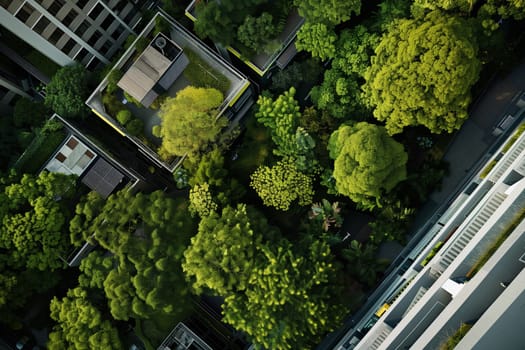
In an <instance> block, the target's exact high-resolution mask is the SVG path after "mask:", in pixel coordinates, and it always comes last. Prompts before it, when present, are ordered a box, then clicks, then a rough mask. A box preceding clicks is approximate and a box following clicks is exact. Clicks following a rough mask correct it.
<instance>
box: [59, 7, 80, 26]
mask: <svg viewBox="0 0 525 350" xmlns="http://www.w3.org/2000/svg"><path fill="white" fill-rule="evenodd" d="M77 16H78V12H77V11H75V10H73V9H72V10H71V11H69V12H68V14H67V15H66V16H65V17H64V18H63V19H62V23H63V24H64V25H65V26H66V27H69V26H70V25H71V23H72V22H73V21H74V20H75V18H77Z"/></svg>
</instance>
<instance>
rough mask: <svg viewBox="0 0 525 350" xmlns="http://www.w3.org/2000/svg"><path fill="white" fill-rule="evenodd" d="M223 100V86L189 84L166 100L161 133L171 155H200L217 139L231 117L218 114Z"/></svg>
mask: <svg viewBox="0 0 525 350" xmlns="http://www.w3.org/2000/svg"><path fill="white" fill-rule="evenodd" d="M222 101H223V95H222V93H221V92H220V91H219V90H216V89H206V88H196V87H193V86H189V87H187V88H185V89H184V90H181V91H179V93H178V94H177V96H176V97H174V98H168V99H166V101H164V103H163V104H162V107H161V109H160V111H159V116H160V118H161V120H162V124H161V129H160V137H161V138H162V152H165V153H167V154H168V155H175V156H184V155H186V154H188V155H196V154H198V153H199V152H201V151H203V150H204V149H205V148H206V147H207V146H208V145H209V144H210V143H211V142H213V141H214V140H215V139H216V138H217V136H218V134H219V132H220V131H221V129H222V128H223V127H224V126H225V125H226V123H227V120H226V119H224V118H219V119H216V118H217V112H218V111H217V108H218V107H219V106H220V104H221V103H222Z"/></svg>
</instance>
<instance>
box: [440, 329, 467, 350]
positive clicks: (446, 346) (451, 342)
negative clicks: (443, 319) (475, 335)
mask: <svg viewBox="0 0 525 350" xmlns="http://www.w3.org/2000/svg"><path fill="white" fill-rule="evenodd" d="M471 328H472V325H471V324H466V323H462V324H461V326H459V328H458V330H457V331H456V333H454V334H452V335H451V336H450V337H449V338H448V339H447V340H446V342H445V343H443V344H441V346H440V347H439V349H440V350H452V349H454V348H455V347H456V345H458V344H459V342H460V341H461V339H463V337H464V336H465V335H466V334H467V332H468V331H469V330H470V329H471Z"/></svg>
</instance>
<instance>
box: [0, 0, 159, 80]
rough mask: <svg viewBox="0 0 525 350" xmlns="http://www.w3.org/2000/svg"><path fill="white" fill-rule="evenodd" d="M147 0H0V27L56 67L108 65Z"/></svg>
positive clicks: (132, 28)
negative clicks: (42, 55) (78, 64)
mask: <svg viewBox="0 0 525 350" xmlns="http://www.w3.org/2000/svg"><path fill="white" fill-rule="evenodd" d="M149 3H150V1H129V0H0V18H2V21H1V25H2V26H3V27H5V28H6V29H8V30H9V31H10V32H12V33H13V34H15V35H16V36H18V37H19V38H20V39H22V40H23V41H24V42H26V43H27V44H29V45H30V46H32V47H34V48H35V49H37V50H38V51H39V52H41V53H42V54H44V55H45V56H47V57H48V58H49V59H51V60H52V61H54V62H56V63H57V64H58V65H60V66H64V65H68V64H70V63H73V62H74V61H77V62H80V63H81V64H82V65H84V66H85V67H87V68H88V69H89V70H93V69H95V68H97V67H100V66H102V65H105V64H108V63H109V62H110V60H111V58H112V57H113V55H114V54H115V53H116V52H117V51H118V50H119V48H120V47H121V46H122V45H123V43H124V41H125V40H126V38H127V37H128V36H129V35H130V34H136V33H135V29H134V28H135V27H136V26H137V24H138V23H139V22H140V21H141V17H142V16H141V13H140V9H141V7H142V6H146V5H147V4H149Z"/></svg>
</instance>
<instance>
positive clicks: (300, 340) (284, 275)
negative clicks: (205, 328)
mask: <svg viewBox="0 0 525 350" xmlns="http://www.w3.org/2000/svg"><path fill="white" fill-rule="evenodd" d="M262 258H263V262H262V263H258V264H257V265H256V266H255V268H254V269H253V270H252V274H251V277H250V279H249V281H248V285H247V287H246V289H245V290H244V291H243V292H242V293H237V294H232V295H230V296H228V297H226V299H225V302H224V304H223V314H224V320H225V322H226V323H229V324H230V325H232V326H233V327H234V328H235V329H237V330H240V331H243V332H245V333H246V334H248V336H249V337H250V338H251V339H252V341H253V343H254V344H255V345H256V348H259V349H260V348H263V347H264V348H265V349H312V348H313V347H314V346H315V345H316V344H317V342H318V341H319V339H320V337H321V336H322V335H324V334H325V333H326V332H329V331H331V330H333V329H334V328H336V327H338V326H339V323H340V321H341V320H342V318H343V316H344V315H345V314H346V312H347V309H346V307H345V306H343V305H341V304H340V303H339V297H340V293H341V287H340V286H341V285H340V283H339V282H338V281H339V280H340V278H338V269H339V266H338V265H336V263H335V262H334V261H333V258H332V255H331V253H330V248H329V246H328V244H326V243H325V242H323V241H314V242H312V243H310V244H308V245H305V247H303V248H302V249H294V248H293V247H292V245H291V244H290V243H289V242H287V241H285V240H282V241H280V242H278V244H277V245H276V246H275V247H268V246H266V245H263V246H262ZM339 277H340V276H339Z"/></svg>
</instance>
